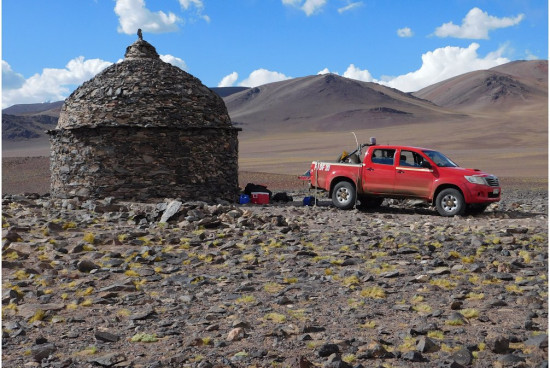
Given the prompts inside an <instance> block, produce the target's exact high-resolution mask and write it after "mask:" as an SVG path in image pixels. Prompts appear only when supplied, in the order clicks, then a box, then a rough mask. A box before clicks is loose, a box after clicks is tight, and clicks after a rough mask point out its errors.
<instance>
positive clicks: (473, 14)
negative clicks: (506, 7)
mask: <svg viewBox="0 0 550 368" xmlns="http://www.w3.org/2000/svg"><path fill="white" fill-rule="evenodd" d="M523 18H524V14H519V15H518V16H516V17H513V18H511V17H504V18H497V17H495V16H492V15H489V14H487V12H484V11H483V10H481V9H479V8H473V9H472V10H470V11H469V12H468V14H466V17H464V19H462V25H460V26H457V25H456V24H454V23H453V22H449V23H445V24H443V25H442V26H440V27H437V28H436V29H435V35H436V36H438V37H456V38H469V39H489V31H492V30H494V29H497V28H506V27H511V26H514V25H516V24H518V23H520V22H521V21H522V20H523Z"/></svg>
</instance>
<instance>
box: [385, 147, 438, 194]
mask: <svg viewBox="0 0 550 368" xmlns="http://www.w3.org/2000/svg"><path fill="white" fill-rule="evenodd" d="M424 160H425V159H424V157H423V156H422V155H421V154H420V153H418V152H414V151H410V150H400V151H399V162H398V163H397V166H396V168H395V173H396V174H395V186H394V191H395V194H398V195H404V196H409V197H419V198H429V197H430V194H431V191H432V186H433V182H434V179H435V174H436V173H435V171H434V170H435V169H434V168H431V169H428V168H425V167H422V162H423V161H424Z"/></svg>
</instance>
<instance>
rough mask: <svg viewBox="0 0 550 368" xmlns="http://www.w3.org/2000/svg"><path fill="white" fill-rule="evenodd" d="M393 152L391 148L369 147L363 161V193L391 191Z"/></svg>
mask: <svg viewBox="0 0 550 368" xmlns="http://www.w3.org/2000/svg"><path fill="white" fill-rule="evenodd" d="M395 152H396V150H395V149H393V148H374V147H373V148H371V151H370V153H368V154H367V156H366V157H365V160H364V163H363V178H362V179H363V180H362V188H363V193H365V194H392V193H393V186H394V180H395V165H394V159H395Z"/></svg>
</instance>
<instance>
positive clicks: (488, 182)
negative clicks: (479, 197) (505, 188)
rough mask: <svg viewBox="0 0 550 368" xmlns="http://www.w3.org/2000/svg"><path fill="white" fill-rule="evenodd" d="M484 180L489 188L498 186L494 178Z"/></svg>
mask: <svg viewBox="0 0 550 368" xmlns="http://www.w3.org/2000/svg"><path fill="white" fill-rule="evenodd" d="M485 180H486V181H487V185H489V186H491V187H498V186H499V182H498V178H497V177H496V176H486V177H485Z"/></svg>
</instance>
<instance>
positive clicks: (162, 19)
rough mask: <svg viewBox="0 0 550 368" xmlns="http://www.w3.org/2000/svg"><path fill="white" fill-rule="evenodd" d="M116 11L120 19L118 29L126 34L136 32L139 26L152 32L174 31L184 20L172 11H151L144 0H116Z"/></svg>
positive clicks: (145, 30)
mask: <svg viewBox="0 0 550 368" xmlns="http://www.w3.org/2000/svg"><path fill="white" fill-rule="evenodd" d="M115 13H116V15H118V21H119V25H118V29H117V30H118V32H119V33H125V34H135V33H136V32H137V30H138V28H141V29H142V30H143V31H144V32H151V33H165V32H174V31H177V30H178V23H180V22H182V20H181V19H180V18H179V17H177V16H176V15H175V14H174V13H172V12H169V13H168V14H166V13H165V12H163V11H158V12H152V11H150V10H149V9H147V8H146V7H145V1H144V0H116V5H115Z"/></svg>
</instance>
